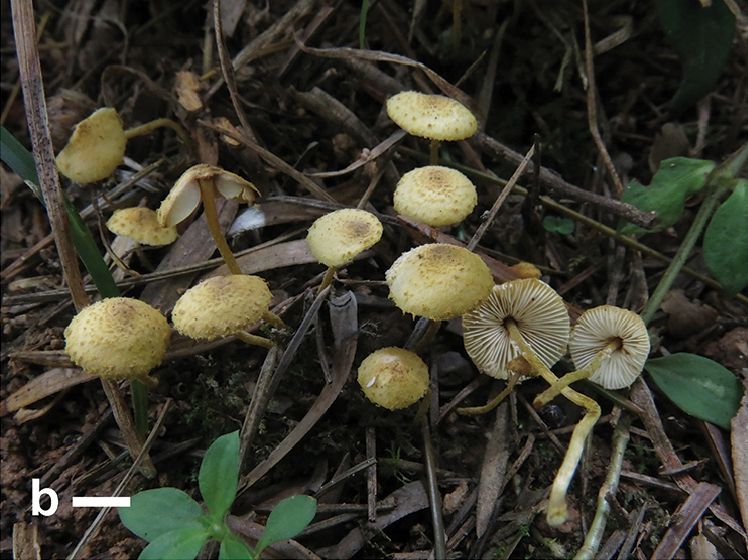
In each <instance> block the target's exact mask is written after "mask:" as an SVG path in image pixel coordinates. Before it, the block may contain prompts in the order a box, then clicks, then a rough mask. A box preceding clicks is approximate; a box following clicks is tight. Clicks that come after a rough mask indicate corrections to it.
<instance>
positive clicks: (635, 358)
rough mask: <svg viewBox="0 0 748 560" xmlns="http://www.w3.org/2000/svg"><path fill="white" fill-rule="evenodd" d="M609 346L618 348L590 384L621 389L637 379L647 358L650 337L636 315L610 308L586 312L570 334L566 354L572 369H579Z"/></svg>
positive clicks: (620, 309) (602, 306)
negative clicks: (568, 356)
mask: <svg viewBox="0 0 748 560" xmlns="http://www.w3.org/2000/svg"><path fill="white" fill-rule="evenodd" d="M611 342H613V343H617V345H618V346H617V348H616V349H614V350H613V351H612V353H611V354H610V356H609V357H607V358H605V359H603V361H602V364H601V365H600V367H599V368H598V370H597V371H596V372H595V373H593V374H592V375H591V376H590V378H589V380H590V381H593V382H595V383H597V384H598V385H601V386H603V387H605V388H606V389H623V388H624V387H628V386H629V385H631V384H632V383H633V382H634V381H635V380H636V378H637V377H639V374H640V373H641V372H642V368H643V367H644V362H646V361H647V356H649V334H648V333H647V327H646V325H645V324H644V321H642V318H641V317H639V315H637V314H636V313H634V312H633V311H629V310H628V309H623V308H621V307H615V306H613V305H601V306H599V307H594V308H592V309H588V310H587V311H585V312H584V313H582V314H581V315H580V316H579V319H577V322H576V324H575V325H574V328H573V329H572V331H571V339H570V340H569V353H570V354H571V359H572V361H573V362H574V366H575V367H576V368H577V369H581V368H583V367H585V366H587V365H588V364H589V363H590V362H591V361H592V360H593V359H594V358H595V355H596V354H597V353H598V352H600V351H601V350H603V349H604V348H605V347H606V346H608V344H610V343H611Z"/></svg>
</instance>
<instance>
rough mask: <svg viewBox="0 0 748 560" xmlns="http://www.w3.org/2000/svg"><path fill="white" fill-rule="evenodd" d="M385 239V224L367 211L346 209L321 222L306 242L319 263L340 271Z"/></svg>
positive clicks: (317, 223) (322, 218) (311, 230)
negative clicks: (383, 227) (383, 233)
mask: <svg viewBox="0 0 748 560" xmlns="http://www.w3.org/2000/svg"><path fill="white" fill-rule="evenodd" d="M381 238H382V223H381V222H380V221H379V218H377V217H376V216H375V215H374V214H372V213H371V212H367V211H366V210H357V209H354V208H344V209H342V210H336V211H335V212H330V213H329V214H325V215H324V216H322V217H321V218H318V219H317V220H315V221H314V223H313V224H312V225H311V227H310V228H309V233H307V236H306V241H307V243H308V244H309V250H310V251H311V253H312V255H314V258H315V259H317V261H318V262H320V263H322V264H324V265H326V266H331V267H335V268H337V267H341V266H343V265H344V264H347V263H349V262H351V261H352V260H353V259H354V258H355V257H356V255H358V254H359V253H362V252H363V251H365V250H366V249H368V248H369V247H371V246H373V245H374V244H375V243H377V242H378V241H379V240H380V239H381Z"/></svg>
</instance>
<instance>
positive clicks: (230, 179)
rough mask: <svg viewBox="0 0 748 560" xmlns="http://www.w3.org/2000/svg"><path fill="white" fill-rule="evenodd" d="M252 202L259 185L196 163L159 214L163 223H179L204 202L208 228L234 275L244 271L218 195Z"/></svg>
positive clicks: (257, 192) (179, 181) (257, 193)
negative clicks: (224, 226)
mask: <svg viewBox="0 0 748 560" xmlns="http://www.w3.org/2000/svg"><path fill="white" fill-rule="evenodd" d="M217 194H220V195H221V196H223V197H224V198H228V199H235V200H238V201H239V202H244V203H246V204H252V203H254V201H255V198H257V196H258V195H259V194H260V193H259V191H258V190H257V188H256V187H255V186H254V185H253V184H252V183H250V182H249V181H247V180H246V179H243V178H241V177H240V176H239V175H236V174H235V173H231V172H229V171H226V170H225V169H221V168H220V167H216V166H215V165H208V164H204V163H201V164H198V165H193V166H192V167H190V168H189V169H188V170H187V171H185V172H184V173H182V175H181V177H179V179H177V182H176V183H174V186H173V187H172V188H171V190H170V191H169V194H168V195H167V196H166V198H165V199H164V200H163V202H162V203H161V206H160V207H159V209H158V211H157V213H156V215H157V217H158V221H159V223H160V224H161V225H162V226H171V227H173V226H176V225H177V224H179V223H181V222H183V221H184V220H186V219H187V218H189V217H190V216H191V215H192V213H193V212H195V210H197V209H198V207H199V206H200V202H202V204H203V207H204V209H205V211H204V213H205V220H206V222H207V224H208V230H209V231H210V234H211V235H212V236H213V240H214V241H215V243H216V247H218V251H219V252H220V253H221V256H222V257H223V260H224V262H225V263H226V266H227V267H228V269H229V271H230V272H231V274H241V273H242V271H241V268H240V267H239V263H237V262H236V259H235V258H234V254H233V253H232V252H231V248H230V247H229V244H228V243H227V242H226V238H225V237H224V235H223V231H221V226H220V224H219V223H218V213H217V212H216V202H215V199H216V196H217Z"/></svg>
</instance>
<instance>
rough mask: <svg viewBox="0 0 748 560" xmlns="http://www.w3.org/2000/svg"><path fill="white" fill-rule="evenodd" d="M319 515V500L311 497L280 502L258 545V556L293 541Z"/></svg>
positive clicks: (271, 515)
mask: <svg viewBox="0 0 748 560" xmlns="http://www.w3.org/2000/svg"><path fill="white" fill-rule="evenodd" d="M316 513H317V500H315V499H314V498H312V497H311V496H304V495H299V496H291V497H289V498H286V499H285V500H281V501H280V502H278V505H276V506H275V507H274V508H273V511H271V512H270V516H269V517H268V521H267V524H266V525H265V531H264V532H263V533H262V537H260V541H259V542H258V543H257V547H256V548H255V551H256V553H257V555H258V556H259V555H260V552H262V550H264V549H265V548H266V547H268V546H270V545H271V544H273V543H276V542H279V541H285V540H286V539H292V538H294V537H295V536H296V535H298V534H299V533H301V532H302V531H303V530H304V529H305V528H306V526H307V525H309V523H310V522H311V521H312V519H314V515H315V514H316Z"/></svg>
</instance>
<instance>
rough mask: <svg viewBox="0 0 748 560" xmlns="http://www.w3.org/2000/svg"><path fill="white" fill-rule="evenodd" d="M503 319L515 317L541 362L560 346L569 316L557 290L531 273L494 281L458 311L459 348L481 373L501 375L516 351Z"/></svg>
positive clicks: (559, 351)
mask: <svg viewBox="0 0 748 560" xmlns="http://www.w3.org/2000/svg"><path fill="white" fill-rule="evenodd" d="M507 320H513V321H514V322H515V324H516V325H517V328H518V330H519V331H520V333H522V337H523V338H524V340H525V342H526V343H527V344H528V345H529V346H530V348H532V349H533V351H535V353H536V354H537V356H538V358H540V360H541V361H542V362H543V363H544V364H545V365H546V366H548V367H551V366H552V365H553V364H555V363H556V362H557V361H558V359H559V358H560V357H561V356H563V354H564V352H565V351H566V345H567V343H568V340H569V323H570V321H569V314H568V313H567V311H566V306H565V305H564V301H563V299H562V298H561V296H559V295H558V294H557V293H556V292H555V290H553V288H551V287H550V286H549V285H548V284H546V283H545V282H542V281H540V280H537V279H535V278H526V279H522V280H512V281H511V282H506V283H504V284H500V285H497V286H495V287H494V288H493V290H492V291H491V295H490V296H489V297H488V298H487V299H486V300H485V301H484V302H483V303H482V304H481V305H480V306H479V307H478V308H477V309H475V310H474V311H472V312H470V313H467V314H466V315H464V316H463V317H462V330H463V339H464V344H465V350H467V353H468V355H469V356H470V358H471V359H472V360H473V363H474V364H475V365H476V367H477V368H478V369H479V370H480V371H482V372H483V373H485V374H486V375H490V376H491V377H495V378H497V379H507V378H508V376H509V372H508V371H507V367H506V366H507V364H508V363H509V362H511V361H512V360H513V359H514V358H517V357H518V356H520V355H521V353H520V351H519V349H518V348H517V346H516V345H515V344H514V343H513V342H512V340H511V339H510V337H509V332H508V330H507V327H506V321H507Z"/></svg>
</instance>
